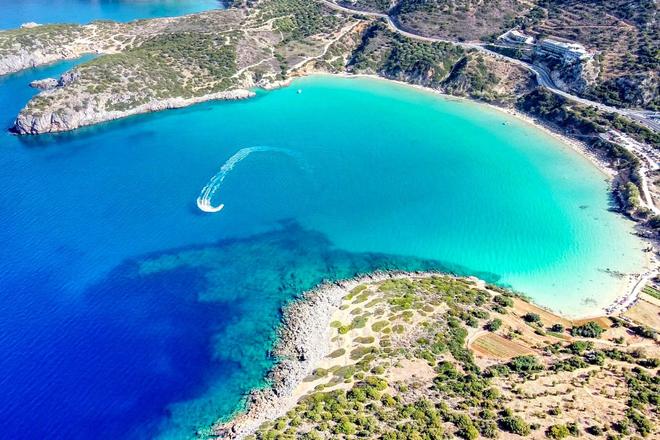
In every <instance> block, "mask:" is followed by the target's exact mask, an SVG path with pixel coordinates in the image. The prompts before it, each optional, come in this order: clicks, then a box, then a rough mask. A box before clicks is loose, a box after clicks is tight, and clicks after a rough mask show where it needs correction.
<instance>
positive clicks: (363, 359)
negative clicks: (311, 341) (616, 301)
mask: <svg viewBox="0 0 660 440" xmlns="http://www.w3.org/2000/svg"><path fill="white" fill-rule="evenodd" d="M369 303H371V304H372V305H371V306H366V305H365V304H369ZM355 316H357V317H358V318H352V321H350V322H349V321H348V320H349V319H351V317H355ZM333 318H339V319H337V320H335V321H333V324H332V327H333V334H332V335H331V338H332V341H333V344H334V346H337V347H339V346H341V347H344V348H345V349H346V350H345V353H344V352H343V351H342V352H339V353H338V352H337V351H336V350H335V351H333V352H332V353H331V354H330V355H329V356H328V357H327V358H325V359H324V360H323V361H322V365H323V367H322V368H319V369H318V370H315V372H314V374H313V375H312V376H310V377H309V378H308V379H306V380H305V387H306V388H305V389H306V390H308V391H307V392H305V393H301V396H300V399H299V400H298V403H297V404H296V406H295V407H293V408H291V409H290V410H289V411H288V412H287V413H286V414H285V415H284V416H282V417H280V418H278V419H276V420H273V421H270V422H267V423H265V424H264V425H262V426H261V427H260V428H259V430H258V431H257V432H256V433H255V434H254V435H253V436H252V438H254V439H296V438H303V439H331V438H332V439H352V438H382V439H441V438H447V439H449V438H455V437H458V438H464V439H476V438H497V437H501V436H504V437H507V436H509V435H517V436H530V437H534V438H540V437H547V438H552V439H556V438H566V437H569V436H579V435H581V434H582V433H585V432H591V431H594V430H598V431H599V432H601V434H600V436H602V437H605V436H607V437H608V438H623V437H625V436H633V437H634V436H638V437H649V438H650V437H651V436H653V435H657V433H658V431H657V423H658V414H657V411H656V410H657V405H658V396H660V394H659V393H660V382H659V381H658V376H657V371H658V370H657V369H658V366H659V365H660V359H658V357H657V355H658V348H657V346H655V345H654V343H653V342H652V341H651V340H648V341H647V342H644V341H645V340H644V339H640V337H639V336H633V335H631V334H628V333H625V332H624V330H627V329H626V326H628V327H630V324H627V323H625V322H623V321H621V320H620V319H609V318H599V319H597V320H593V321H586V322H576V323H571V322H570V321H566V320H565V319H564V318H561V317H559V316H556V315H553V314H551V313H549V312H547V311H545V310H542V309H538V308H536V307H535V306H534V305H532V304H530V303H527V302H526V301H524V300H522V299H520V298H518V297H516V296H514V295H513V294H511V293H508V292H506V291H502V290H501V289H499V288H496V287H494V286H484V285H482V284H478V283H476V282H475V281H473V280H471V279H456V278H453V277H448V276H429V277H414V276H411V277H402V278H395V279H389V280H386V281H381V282H375V283H369V284H362V285H360V286H359V287H358V288H356V289H354V290H353V291H352V292H349V293H347V295H346V297H345V298H344V303H343V306H342V307H341V309H340V311H339V312H337V314H336V315H335V316H333ZM355 319H358V320H360V322H362V323H364V325H362V324H361V325H358V326H356V325H354V322H355ZM562 323H567V324H568V325H567V326H566V327H564V325H563V324H562ZM605 323H607V326H608V327H607V328H603V327H602V326H601V324H603V325H604V324H605ZM342 329H343V330H342ZM552 331H554V332H555V333H554V334H551V332H552ZM610 334H611V335H619V334H624V335H625V336H623V339H624V343H623V345H621V348H620V347H619V346H617V347H613V346H612V345H611V343H609V342H608V341H607V340H606V339H605V338H607V337H609V336H611V335H610ZM640 340H641V341H642V342H640ZM625 344H630V345H634V346H635V348H634V349H626V348H625ZM345 354H347V355H345Z"/></svg>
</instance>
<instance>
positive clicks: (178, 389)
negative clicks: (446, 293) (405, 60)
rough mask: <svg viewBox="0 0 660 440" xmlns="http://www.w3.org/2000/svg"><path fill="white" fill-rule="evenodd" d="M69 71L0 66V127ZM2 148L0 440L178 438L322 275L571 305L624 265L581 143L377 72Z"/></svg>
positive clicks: (623, 244)
mask: <svg viewBox="0 0 660 440" xmlns="http://www.w3.org/2000/svg"><path fill="white" fill-rule="evenodd" d="M71 65H72V64H71V63H61V64H58V65H54V66H50V67H46V68H41V69H35V70H32V71H28V72H24V73H20V74H16V75H10V76H6V77H2V78H0V109H2V110H0V112H1V113H0V121H2V124H3V127H4V128H6V127H8V126H9V125H10V123H11V119H12V117H13V115H15V114H16V112H17V111H18V110H19V109H20V107H21V106H22V105H23V104H24V103H25V101H26V100H27V99H28V97H29V96H30V94H31V93H33V91H32V90H31V89H29V88H28V87H27V84H28V83H29V81H31V80H32V79H37V78H42V77H46V76H54V75H57V74H58V73H61V72H63V71H64V70H66V69H67V68H69V67H70V66H71ZM298 90H300V92H301V93H298ZM0 144H1V150H2V151H1V154H0V167H2V169H3V173H2V174H0V188H2V191H0V218H2V222H3V228H1V229H0V242H2V243H3V246H2V247H0V291H1V292H2V293H3V299H2V302H0V371H3V378H2V381H1V382H0V396H1V397H0V400H1V401H0V416H1V417H2V418H3V420H5V421H7V423H6V424H5V427H4V428H3V429H4V432H3V433H4V434H5V435H6V436H7V437H10V438H26V437H28V438H37V437H44V436H47V437H48V438H90V437H94V438H113V439H115V438H154V437H159V436H160V437H162V438H188V437H190V436H192V435H193V434H194V432H195V430H196V429H199V428H202V427H204V426H206V425H208V424H209V423H211V422H213V421H214V420H215V419H216V418H217V417H219V416H223V415H224V416H227V415H229V414H231V412H232V411H234V410H235V409H236V408H238V407H240V403H241V396H242V395H243V393H245V392H247V391H248V390H249V389H250V388H251V387H253V386H255V385H258V384H260V383H262V380H263V379H262V378H263V375H264V373H265V372H266V371H267V369H268V368H269V366H270V365H272V362H273V360H272V359H271V358H270V357H269V356H268V349H269V347H270V346H271V345H272V342H273V338H274V328H275V326H276V325H277V322H278V319H279V309H280V307H281V306H282V305H283V304H285V303H286V302H287V301H290V300H291V299H293V298H295V297H296V295H298V294H300V293H301V292H303V291H304V290H306V289H309V288H311V287H313V286H314V285H316V284H317V283H319V282H321V281H323V280H332V279H339V278H345V277H351V276H353V275H355V274H358V273H364V272H368V271H372V270H375V269H397V268H398V269H406V270H412V269H437V270H444V271H451V272H455V273H459V274H462V275H477V276H480V277H482V278H484V279H486V280H488V281H489V282H494V283H498V284H500V285H504V286H511V287H513V288H514V289H516V290H519V291H522V292H524V293H525V294H527V295H529V296H530V297H531V298H533V299H534V300H535V301H537V302H539V303H540V304H542V305H545V306H548V307H551V308H554V309H556V310H559V311H562V312H565V313H568V314H571V315H581V314H586V313H589V312H590V311H592V310H594V309H597V308H598V307H602V306H605V305H607V304H608V303H609V302H611V301H612V300H613V299H614V298H615V297H616V296H617V295H618V294H619V293H620V289H621V280H620V279H618V278H616V277H614V276H612V274H611V272H608V271H618V272H622V273H630V272H636V271H639V270H640V268H641V267H642V265H643V263H644V255H643V253H642V251H641V249H642V247H643V244H642V243H641V242H640V241H639V240H638V239H637V238H636V237H635V236H634V235H632V223H631V222H629V221H627V220H625V219H624V218H622V217H620V216H619V215H617V214H614V213H612V212H610V210H609V208H610V200H609V198H608V193H607V188H608V184H607V182H606V181H605V176H604V175H602V174H601V173H600V172H599V171H598V170H597V169H595V168H594V167H593V166H592V165H591V164H590V163H589V162H588V161H587V160H586V159H585V158H583V157H582V156H580V155H579V154H577V153H576V152H574V151H573V150H571V149H570V148H568V147H566V146H564V145H563V144H561V143H560V142H559V141H557V140H556V139H555V138H553V137H551V136H549V135H547V134H546V133H544V132H542V131H540V130H538V129H537V128H535V127H533V126H531V125H529V124H527V123H525V122H523V121H520V120H517V119H514V118H513V117H511V116H509V115H506V114H504V113H501V112H499V111H496V110H493V109H490V108H489V107H486V106H483V105H480V104H476V103H473V102H469V101H465V100H457V99H451V98H442V97H439V96H437V95H434V94H432V93H426V92H420V91H418V90H415V89H412V88H410V87H405V86H400V85H397V84H392V83H388V82H384V81H380V80H373V79H345V78H335V77H311V78H305V79H300V80H297V81H296V82H295V83H294V84H293V85H292V86H291V87H288V88H284V89H280V90H275V91H271V92H259V93H258V96H257V97H256V98H254V99H252V100H248V101H242V102H224V103H223V102H217V103H205V104H201V105H197V106H194V107H190V108H187V109H182V110H176V111H168V112H163V113H158V114H151V115H142V116H137V117H133V118H129V119H126V120H121V121H115V122H111V123H107V124H102V125H100V126H97V127H89V128H85V129H81V130H79V131H76V132H73V133H65V134H58V135H46V136H40V137H25V138H18V137H15V136H11V135H9V134H7V133H3V134H0ZM251 147H259V148H260V150H259V151H258V152H256V153H254V154H249V155H245V157H242V159H241V160H240V162H237V163H236V164H235V165H234V166H233V167H232V168H231V170H230V171H229V172H227V173H225V175H224V178H223V179H222V181H221V184H220V186H219V188H218V189H217V190H216V191H214V192H213V193H212V197H211V201H212V203H213V206H217V205H219V204H224V207H223V209H222V210H221V211H219V212H216V213H205V212H202V211H201V210H200V209H199V208H198V206H197V198H198V196H200V193H201V192H202V189H203V188H204V187H205V185H207V184H208V183H209V181H211V179H212V177H213V176H216V175H217V173H218V172H220V171H221V169H222V167H223V164H225V163H226V162H227V160H228V159H230V158H231V157H232V156H234V155H236V154H237V153H238V152H239V151H240V150H241V149H244V148H251ZM283 151H286V152H287V153H286V154H283V153H282V152H283ZM225 170H226V168H225Z"/></svg>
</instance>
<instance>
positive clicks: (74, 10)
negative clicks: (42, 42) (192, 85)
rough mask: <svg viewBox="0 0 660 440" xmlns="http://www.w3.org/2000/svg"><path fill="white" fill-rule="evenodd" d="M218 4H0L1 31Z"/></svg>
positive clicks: (212, 0)
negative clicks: (27, 26) (31, 23)
mask: <svg viewBox="0 0 660 440" xmlns="http://www.w3.org/2000/svg"><path fill="white" fill-rule="evenodd" d="M222 5H223V2H221V1H218V0H48V1H44V0H0V29H13V28H17V27H19V26H20V25H21V24H23V23H29V22H34V23H39V24H46V23H80V24H85V23H89V22H91V21H93V20H100V19H105V20H115V21H131V20H136V19H139V18H156V17H175V16H178V15H185V14H192V13H195V12H201V11H206V10H209V9H214V8H219V7H222Z"/></svg>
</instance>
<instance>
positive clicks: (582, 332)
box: [571, 321, 605, 338]
mask: <svg viewBox="0 0 660 440" xmlns="http://www.w3.org/2000/svg"><path fill="white" fill-rule="evenodd" d="M604 331H605V329H604V328H603V327H601V326H600V325H598V323H597V322H594V321H589V322H587V323H586V324H583V325H578V326H574V327H573V328H571V335H572V336H581V337H583V338H600V335H602V334H603V332H604Z"/></svg>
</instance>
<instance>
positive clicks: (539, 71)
mask: <svg viewBox="0 0 660 440" xmlns="http://www.w3.org/2000/svg"><path fill="white" fill-rule="evenodd" d="M318 1H320V2H321V3H323V4H324V5H326V6H328V7H329V8H332V9H334V10H337V11H341V12H344V13H347V14H353V15H362V16H365V17H373V18H380V19H383V20H385V22H386V23H387V27H388V28H389V29H390V30H391V31H393V32H397V33H399V34H401V35H403V36H405V37H408V38H412V39H415V40H420V41H428V42H438V43H451V44H454V45H456V46H460V47H463V48H465V49H475V50H478V51H480V52H484V53H487V54H488V55H490V56H493V57H496V58H499V59H502V60H506V61H508V62H511V63H513V64H517V65H518V66H521V67H523V68H525V69H527V70H529V71H530V72H532V73H534V75H535V76H536V80H537V82H538V83H539V85H541V86H543V87H545V88H546V89H548V90H550V91H552V92H553V93H555V94H557V95H560V96H563V97H564V98H566V99H570V100H571V101H574V102H578V103H580V104H584V105H589V106H593V107H596V108H598V109H600V110H603V111H607V112H612V113H617V114H619V115H622V116H625V117H628V118H630V119H633V120H635V121H637V122H639V123H640V124H642V125H644V126H645V127H647V128H649V129H651V130H653V131H656V132H657V131H660V119H656V118H655V117H656V116H658V115H657V114H656V113H654V112H650V111H645V110H631V109H623V108H618V107H612V106H609V105H605V104H602V103H600V102H596V101H591V100H589V99H585V98H581V97H579V96H576V95H573V94H571V93H568V92H566V91H564V90H562V89H560V88H559V87H558V86H557V85H556V84H555V83H554V81H553V80H552V77H551V76H550V72H548V70H547V69H545V68H543V67H540V66H537V65H534V64H530V63H527V62H525V61H522V60H519V59H516V58H511V57H508V56H506V55H503V54H501V53H498V52H494V51H492V50H490V49H487V48H486V47H485V45H484V43H481V42H462V41H452V40H446V39H443V38H436V37H427V36H424V35H419V34H416V33H413V32H410V31H406V30H404V29H401V27H399V25H397V23H396V22H395V21H394V20H393V19H392V17H391V16H390V15H389V14H385V13H382V12H372V11H364V10H359V9H352V8H349V7H346V6H342V5H339V4H337V3H335V2H333V1H330V0H318Z"/></svg>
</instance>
